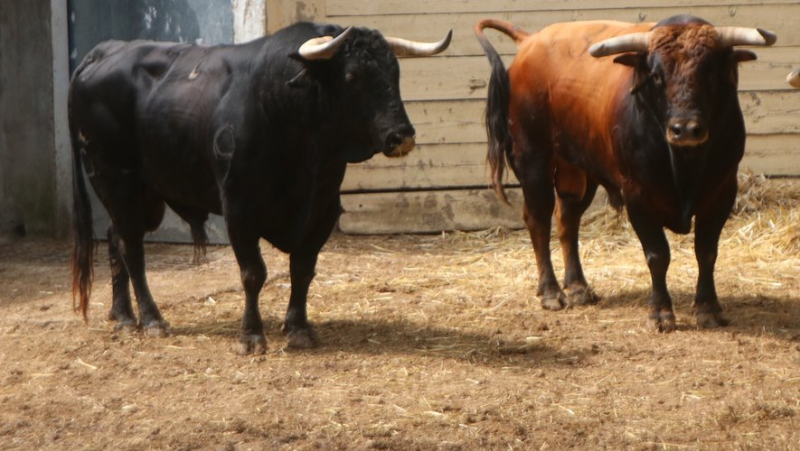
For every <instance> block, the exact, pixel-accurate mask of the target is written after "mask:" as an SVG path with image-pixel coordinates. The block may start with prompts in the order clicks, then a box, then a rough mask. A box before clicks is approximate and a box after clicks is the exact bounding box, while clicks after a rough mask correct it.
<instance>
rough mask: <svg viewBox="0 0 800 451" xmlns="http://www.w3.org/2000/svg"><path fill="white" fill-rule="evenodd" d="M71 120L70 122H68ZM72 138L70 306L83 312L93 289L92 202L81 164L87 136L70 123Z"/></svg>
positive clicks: (85, 317)
mask: <svg viewBox="0 0 800 451" xmlns="http://www.w3.org/2000/svg"><path fill="white" fill-rule="evenodd" d="M70 122H72V121H70ZM70 136H71V139H72V240H73V247H72V308H73V310H75V312H80V313H81V315H83V320H84V321H87V314H86V311H87V309H88V307H89V296H90V295H91V292H92V279H93V278H94V265H93V263H94V231H93V229H92V205H91V204H90V203H89V195H88V193H87V191H86V183H85V181H84V178H83V169H82V166H83V165H82V164H81V152H82V151H83V147H84V146H85V145H86V139H85V137H83V136H82V135H81V133H80V132H79V131H78V130H75V129H73V127H72V124H70Z"/></svg>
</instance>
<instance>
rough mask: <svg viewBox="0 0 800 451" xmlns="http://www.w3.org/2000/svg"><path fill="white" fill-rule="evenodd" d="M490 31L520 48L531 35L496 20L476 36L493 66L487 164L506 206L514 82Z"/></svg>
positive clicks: (481, 25)
mask: <svg viewBox="0 0 800 451" xmlns="http://www.w3.org/2000/svg"><path fill="white" fill-rule="evenodd" d="M486 28H491V29H494V30H497V31H500V32H502V33H504V34H505V35H507V36H508V37H510V38H511V39H513V40H514V41H515V42H516V43H517V44H518V45H519V43H520V42H522V41H523V40H524V39H525V38H526V37H527V36H528V33H526V32H524V31H522V30H521V29H519V28H517V27H516V26H515V25H513V24H511V23H509V22H503V21H501V20H495V19H484V20H481V21H480V22H478V23H476V24H475V28H474V31H475V36H476V37H477V38H478V42H479V43H480V44H481V47H483V51H484V53H486V56H487V57H488V58H489V64H491V66H492V75H491V78H490V79H489V92H488V96H487V99H486V114H485V118H486V135H487V137H488V139H489V148H488V151H487V154H486V161H487V162H488V163H489V168H490V170H491V177H492V187H493V188H494V191H495V193H496V194H497V196H498V197H499V198H500V199H502V200H503V201H504V202H505V203H509V202H508V197H507V196H506V191H505V187H504V186H503V178H504V177H505V174H506V165H507V159H508V158H510V155H511V150H512V141H511V131H510V130H509V128H508V108H509V102H510V99H511V82H510V80H509V78H508V72H507V71H506V68H505V65H504V64H503V60H502V59H501V58H500V55H499V54H498V53H497V50H495V48H494V47H493V46H492V44H491V43H490V42H489V40H488V39H486V36H485V35H484V33H483V30H484V29H486Z"/></svg>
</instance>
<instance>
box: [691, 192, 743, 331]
mask: <svg viewBox="0 0 800 451" xmlns="http://www.w3.org/2000/svg"><path fill="white" fill-rule="evenodd" d="M735 199H736V180H735V178H734V179H733V182H732V183H731V184H729V186H728V187H727V188H726V189H725V190H724V193H723V195H722V197H721V198H719V199H717V201H716V202H713V203H712V204H711V205H712V208H710V209H709V210H708V211H704V212H703V213H702V214H698V215H697V217H696V218H695V233H694V251H695V256H696V257H697V269H698V276H697V292H696V294H695V300H694V305H695V308H696V309H697V326H698V327H700V328H716V327H723V326H727V325H728V324H730V321H728V320H727V319H725V318H724V317H723V316H722V306H720V304H719V300H718V298H717V290H716V287H715V284H714V266H715V265H716V262H717V249H718V245H719V237H720V234H721V233H722V227H723V226H724V225H725V222H726V221H727V220H728V215H729V214H730V211H731V209H732V208H733V204H734V201H735Z"/></svg>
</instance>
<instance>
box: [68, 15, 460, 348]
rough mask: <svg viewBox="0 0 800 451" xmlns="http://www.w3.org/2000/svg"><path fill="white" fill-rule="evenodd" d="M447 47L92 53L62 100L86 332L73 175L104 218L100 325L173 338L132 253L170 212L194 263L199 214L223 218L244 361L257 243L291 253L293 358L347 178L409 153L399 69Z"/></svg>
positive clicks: (259, 338) (368, 40)
mask: <svg viewBox="0 0 800 451" xmlns="http://www.w3.org/2000/svg"><path fill="white" fill-rule="evenodd" d="M450 36H451V34H450V33H448V35H447V37H446V38H445V39H443V40H442V41H440V42H438V43H417V42H411V41H406V40H403V39H398V38H388V37H387V38H384V37H383V36H382V35H381V34H380V33H379V32H377V31H371V30H366V29H362V28H350V29H347V30H343V29H342V28H341V27H338V26H334V25H322V24H312V23H300V24H296V25H293V26H290V27H287V28H285V29H283V30H281V31H279V32H277V33H275V34H274V35H272V36H267V37H263V38H260V39H257V40H255V41H252V42H250V43H246V44H242V45H227V46H214V47H204V46H198V45H190V44H176V43H155V42H145V41H134V42H121V41H108V42H104V43H101V44H99V45H98V46H97V47H95V48H94V49H93V50H92V51H91V52H89V54H88V55H87V56H86V58H85V59H84V60H83V62H82V63H81V64H80V66H79V67H78V68H77V69H76V71H75V73H74V75H73V78H72V82H71V86H70V92H69V96H70V97H69V122H70V133H71V137H72V145H73V160H74V165H73V171H74V186H73V191H74V229H75V246H74V253H73V293H74V297H75V296H76V297H77V303H76V305H75V307H76V309H78V310H80V311H81V312H82V314H83V316H84V318H86V310H87V306H88V299H89V295H90V291H91V283H92V257H93V236H92V223H91V218H92V214H91V209H90V205H89V202H88V198H87V192H86V187H85V183H84V178H83V173H82V170H81V165H83V168H84V169H85V171H86V174H87V176H88V178H89V181H90V182H91V184H92V186H93V187H94V189H95V191H96V192H97V195H98V197H99V198H100V201H101V202H102V203H103V205H104V206H105V208H106V210H107V211H108V214H109V216H110V218H111V223H112V225H111V226H110V227H109V230H108V244H109V248H108V250H109V258H110V264H111V274H112V290H113V299H112V306H111V311H110V318H111V319H112V320H115V321H117V322H118V327H137V326H139V327H142V328H143V329H144V331H145V332H146V333H148V334H152V335H161V334H166V333H167V332H168V324H167V323H166V322H165V321H164V319H163V318H162V316H161V313H160V312H159V309H158V307H157V306H156V303H155V302H154V301H153V297H152V295H151V293H150V290H149V288H148V285H147V280H146V277H145V263H144V247H143V243H142V240H143V237H144V234H145V233H146V232H147V231H152V230H155V229H156V228H157V227H158V225H159V224H160V222H161V220H162V217H163V214H164V209H165V205H168V206H169V207H170V208H171V209H173V210H174V211H175V212H176V213H177V214H178V215H179V216H180V217H181V218H183V219H184V220H185V221H186V222H187V223H188V224H189V225H190V227H191V230H192V237H193V239H194V241H195V244H196V245H197V246H198V249H200V250H202V249H203V246H204V244H205V241H206V235H205V231H204V224H205V221H206V219H207V218H208V214H209V213H215V214H221V215H223V216H224V218H225V222H226V225H227V228H228V235H229V238H230V243H231V246H232V248H233V251H234V253H235V255H236V259H237V262H238V264H239V267H240V271H241V279H242V284H243V285H244V290H245V298H246V299H245V310H244V315H243V318H242V324H241V343H242V348H243V352H245V353H258V352H263V351H264V350H265V349H266V338H265V335H264V329H263V323H262V320H261V315H260V312H259V306H258V294H259V292H260V290H261V288H262V286H263V284H264V282H265V280H266V278H267V269H266V266H265V265H264V261H263V259H262V257H261V252H260V249H259V240H260V239H261V238H264V239H266V240H267V241H269V242H270V243H272V244H273V245H275V246H276V247H277V248H278V249H280V250H281V251H283V252H287V253H289V254H290V275H291V295H290V300H289V306H288V309H287V313H286V318H285V322H284V324H283V332H284V333H285V334H287V335H288V337H289V345H290V346H310V345H313V344H314V342H315V341H316V336H315V333H314V331H313V328H312V327H311V325H310V324H309V323H308V319H307V315H306V295H307V293H308V287H309V284H310V283H311V280H312V278H313V277H314V270H315V266H316V261H317V255H318V253H319V251H320V249H321V248H322V246H323V245H324V243H325V242H326V241H327V239H328V237H329V236H330V233H331V231H332V229H333V227H334V226H335V223H336V221H337V219H338V217H339V215H340V212H341V202H340V186H341V183H342V179H343V178H344V174H345V168H346V165H347V163H348V162H358V161H363V160H367V159H369V158H371V157H372V156H373V155H375V154H376V153H379V152H383V153H384V154H386V155H388V156H402V155H405V154H406V153H408V152H409V151H410V150H411V149H412V148H413V146H414V133H415V132H414V128H413V126H412V125H411V123H410V122H409V119H408V117H407V115H406V112H405V109H404V107H403V103H402V100H401V98H400V90H399V77H400V74H399V66H398V62H397V58H396V56H428V55H433V54H436V53H438V52H441V51H443V50H444V49H445V48H447V46H448V45H449V42H450ZM129 283H130V284H131V285H132V286H133V290H134V293H135V296H136V300H137V305H138V310H139V322H138V323H137V320H136V316H135V314H134V312H133V309H132V305H131V298H130V291H129Z"/></svg>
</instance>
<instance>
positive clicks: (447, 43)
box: [442, 28, 453, 50]
mask: <svg viewBox="0 0 800 451" xmlns="http://www.w3.org/2000/svg"><path fill="white" fill-rule="evenodd" d="M452 40H453V29H452V28H451V29H449V30H448V31H447V36H445V37H444V39H443V43H442V46H444V48H443V49H442V50H445V49H446V48H447V47H450V41H452Z"/></svg>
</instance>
